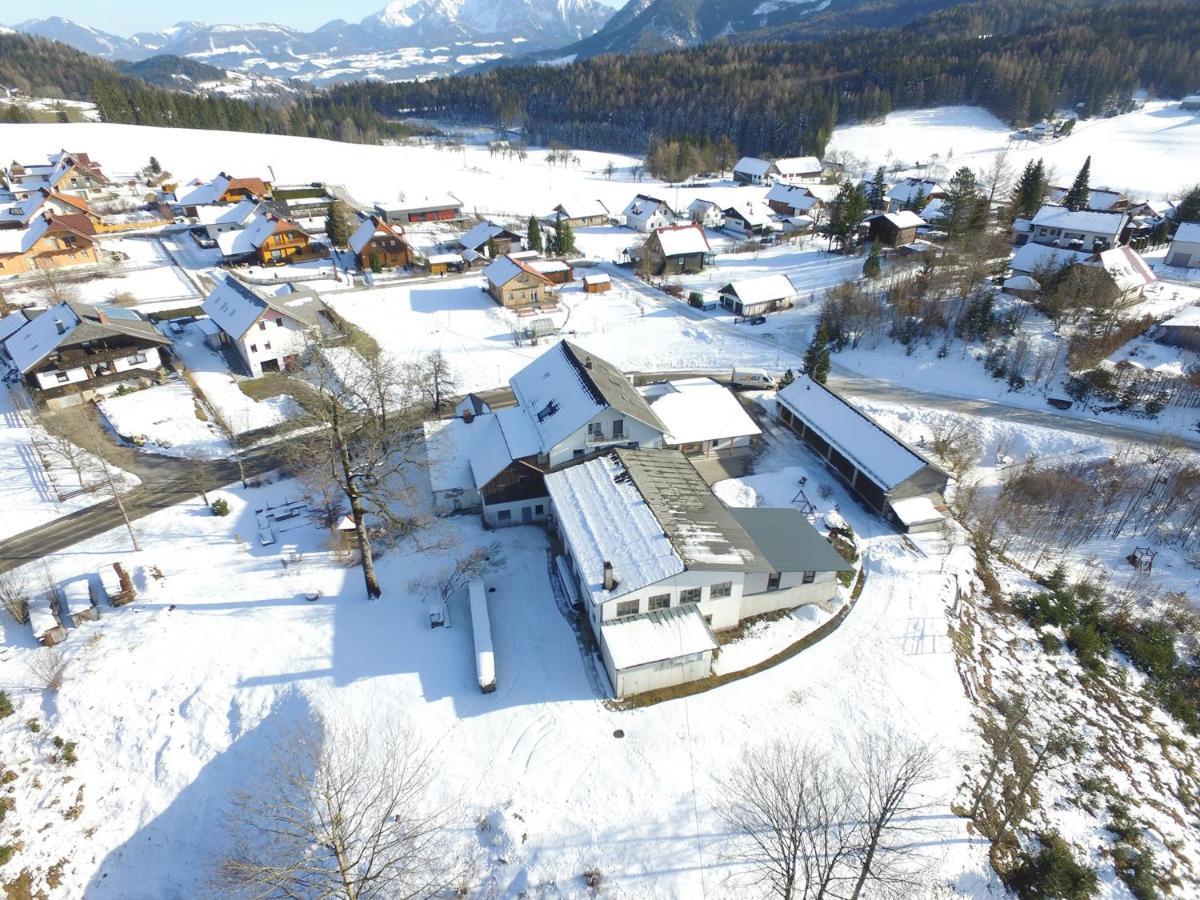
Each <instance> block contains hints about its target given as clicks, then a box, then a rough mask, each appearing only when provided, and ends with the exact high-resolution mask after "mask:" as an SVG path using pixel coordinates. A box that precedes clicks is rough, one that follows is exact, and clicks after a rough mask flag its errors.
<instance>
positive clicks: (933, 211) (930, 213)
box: [921, 197, 1015, 227]
mask: <svg viewBox="0 0 1200 900" xmlns="http://www.w3.org/2000/svg"><path fill="white" fill-rule="evenodd" d="M945 207H946V201H945V200H943V199H942V198H941V197H934V198H933V199H932V200H930V201H929V202H928V203H926V204H925V207H924V208H923V209H922V210H921V218H922V219H924V220H925V221H926V222H933V221H936V220H937V219H940V218H941V217H942V215H943V214H944V212H945ZM1014 227H1015V224H1014Z"/></svg>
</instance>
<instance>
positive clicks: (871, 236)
mask: <svg viewBox="0 0 1200 900" xmlns="http://www.w3.org/2000/svg"><path fill="white" fill-rule="evenodd" d="M924 226H925V220H924V219H922V218H921V217H920V216H918V215H917V214H916V213H915V212H912V211H911V210H901V211H900V212H887V213H880V214H879V215H877V216H871V217H870V218H868V219H867V240H869V241H877V242H878V243H880V244H884V245H885V246H888V247H903V246H904V245H905V244H911V243H912V242H913V241H915V240H916V239H917V229H918V228H923V227H924Z"/></svg>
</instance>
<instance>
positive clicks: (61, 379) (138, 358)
mask: <svg viewBox="0 0 1200 900" xmlns="http://www.w3.org/2000/svg"><path fill="white" fill-rule="evenodd" d="M126 359H128V360H129V364H130V365H131V366H140V365H141V364H142V363H144V362H145V361H146V354H145V353H135V354H134V355H133V356H129V357H126ZM70 378H71V376H70V375H68V374H67V373H66V372H55V373H54V380H55V381H57V382H58V383H59V384H66V383H67V381H69V380H70Z"/></svg>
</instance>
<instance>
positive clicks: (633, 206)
mask: <svg viewBox="0 0 1200 900" xmlns="http://www.w3.org/2000/svg"><path fill="white" fill-rule="evenodd" d="M622 216H623V217H624V219H625V224H626V226H628V227H629V228H632V229H633V230H634V231H640V232H641V233H642V234H650V233H651V232H652V231H655V230H657V229H659V228H666V227H667V226H668V225H670V224H671V223H672V222H674V221H675V211H674V210H673V209H671V207H670V206H668V205H667V204H666V203H665V202H664V201H662V200H659V199H658V198H657V197H650V196H647V195H646V194H638V195H637V196H636V197H634V198H633V199H632V200H630V201H629V205H628V206H626V207H625V211H624V212H623V213H622Z"/></svg>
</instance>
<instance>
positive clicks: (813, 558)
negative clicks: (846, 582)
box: [729, 507, 853, 572]
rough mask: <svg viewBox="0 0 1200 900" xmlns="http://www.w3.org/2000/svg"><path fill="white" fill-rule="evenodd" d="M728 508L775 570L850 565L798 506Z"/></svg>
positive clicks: (832, 569) (845, 568)
mask: <svg viewBox="0 0 1200 900" xmlns="http://www.w3.org/2000/svg"><path fill="white" fill-rule="evenodd" d="M729 511H730V513H732V514H733V517H734V518H735V519H737V521H738V524H739V525H741V526H742V528H744V529H745V530H746V533H747V534H748V535H750V538H751V539H752V540H753V541H754V543H755V545H757V547H758V549H759V552H761V553H762V555H763V556H764V557H766V560H767V562H769V563H770V564H771V566H772V567H773V568H774V569H775V571H776V572H842V571H850V570H851V569H852V568H853V567H852V566H851V565H850V564H849V563H847V562H846V561H845V560H844V559H842V555H841V554H840V553H838V552H837V550H835V549H833V545H832V544H830V543H829V541H828V540H826V539H825V538H824V537H823V536H822V535H821V533H820V532H819V531H817V529H815V528H813V526H812V525H811V524H810V523H809V521H808V519H806V518H805V517H804V514H803V513H801V512H800V510H798V509H795V508H793V507H781V508H778V509H773V508H772V509H768V508H763V509H737V508H731V509H730V510H729Z"/></svg>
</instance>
